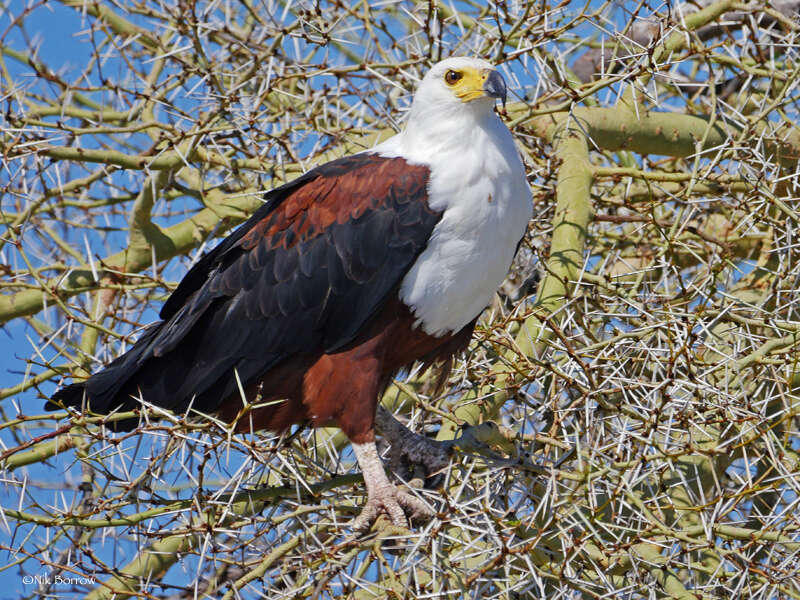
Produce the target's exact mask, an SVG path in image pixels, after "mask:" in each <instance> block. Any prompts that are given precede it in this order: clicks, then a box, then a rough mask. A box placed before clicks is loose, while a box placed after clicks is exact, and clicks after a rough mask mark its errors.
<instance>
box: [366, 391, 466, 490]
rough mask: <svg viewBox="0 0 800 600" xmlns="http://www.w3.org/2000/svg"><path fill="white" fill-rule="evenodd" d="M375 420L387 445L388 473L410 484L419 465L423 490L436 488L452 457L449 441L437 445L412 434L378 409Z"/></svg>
mask: <svg viewBox="0 0 800 600" xmlns="http://www.w3.org/2000/svg"><path fill="white" fill-rule="evenodd" d="M375 421H376V423H377V424H378V427H379V428H380V430H381V432H382V433H383V435H384V437H385V438H386V439H387V440H388V441H389V443H390V444H391V447H390V448H389V461H388V467H389V470H390V471H392V472H393V473H396V474H397V475H398V476H399V477H400V478H402V479H403V480H405V481H412V480H414V479H416V478H417V477H418V475H419V474H418V473H417V472H416V469H415V467H417V466H421V467H423V468H424V473H422V476H423V478H424V481H425V485H426V487H429V488H430V487H438V485H439V483H440V482H441V479H442V477H441V475H442V472H443V471H444V470H445V469H446V468H447V466H448V465H449V464H450V457H451V456H452V455H453V444H452V442H438V441H436V440H432V439H430V438H427V437H425V436H424V435H419V434H417V433H414V432H413V431H411V430H409V429H408V428H407V427H405V426H404V425H403V424H402V423H400V422H399V421H398V420H397V419H395V418H394V417H393V416H392V414H391V413H390V412H389V411H387V410H386V409H384V408H382V407H378V411H377V414H376V416H375Z"/></svg>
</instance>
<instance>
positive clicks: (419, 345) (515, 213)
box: [47, 57, 532, 530]
mask: <svg viewBox="0 0 800 600" xmlns="http://www.w3.org/2000/svg"><path fill="white" fill-rule="evenodd" d="M497 100H500V101H501V102H502V103H503V104H505V101H506V84H505V81H504V80H503V77H502V76H501V75H500V73H499V72H498V71H497V70H496V69H495V68H494V67H493V66H492V65H491V64H490V63H489V62H487V61H484V60H481V59H477V58H467V57H453V58H448V59H446V60H443V61H441V62H439V63H437V64H435V65H434V66H433V67H432V68H431V69H430V70H429V71H428V73H427V74H426V75H425V77H424V78H423V79H422V81H421V83H420V84H419V86H418V88H417V90H416V92H415V94H414V97H413V101H412V104H411V107H410V109H409V111H408V114H407V119H406V120H405V123H404V126H403V128H402V130H401V131H400V133H398V134H396V135H395V136H393V137H391V138H389V139H388V140H386V141H384V142H383V143H381V144H378V145H377V146H375V147H373V148H372V149H370V150H366V151H364V152H360V153H357V154H353V155H350V156H346V157H344V158H340V159H337V160H333V161H331V162H328V163H326V164H323V165H322V166H318V167H316V168H314V169H312V170H310V171H308V172H307V173H305V174H304V175H302V176H300V177H298V178H297V179H295V180H293V181H291V182H289V183H286V184H285V185H281V186H280V187H276V188H274V189H272V190H271V191H269V192H267V193H266V194H265V198H264V200H265V202H264V204H263V206H261V207H260V208H259V209H258V210H256V211H255V212H254V213H253V215H252V216H251V217H250V218H249V219H248V220H247V221H246V222H245V223H243V224H242V225H241V226H239V227H238V228H237V229H236V230H235V231H234V232H233V233H232V234H231V235H229V236H228V237H227V238H226V239H225V240H224V241H222V242H221V243H219V244H218V245H217V246H216V247H215V248H214V249H213V250H211V251H210V252H208V253H207V254H205V255H204V256H202V258H200V259H199V260H198V261H197V262H196V263H195V264H194V266H192V267H191V268H190V269H189V271H188V273H187V274H186V276H185V277H184V278H183V280H182V281H181V282H180V283H179V284H178V286H177V288H176V289H175V290H174V291H173V293H172V294H171V295H170V296H169V298H168V299H167V301H166V302H165V303H164V305H163V307H162V308H161V312H160V315H159V316H160V320H159V321H158V322H156V323H153V324H152V325H150V326H148V327H147V328H146V329H145V330H144V332H143V333H142V335H141V337H140V338H139V339H138V341H137V342H136V343H135V344H134V345H133V346H132V347H131V348H130V349H129V350H128V351H127V352H126V353H124V354H122V355H121V356H119V357H118V358H116V359H115V360H114V361H112V362H111V363H109V364H108V365H106V366H105V367H104V368H103V369H102V370H100V371H99V372H97V373H95V374H94V375H92V376H91V377H89V378H88V379H86V380H84V381H80V382H75V383H72V384H71V385H68V386H66V387H63V388H61V389H60V390H59V391H57V392H56V393H55V395H53V397H52V398H51V399H50V401H49V402H48V404H47V408H49V409H56V408H64V407H75V408H78V409H82V410H85V411H91V412H93V413H97V414H108V413H110V412H113V411H116V410H123V411H129V410H134V409H135V408H136V407H138V406H139V405H140V404H139V403H140V400H143V401H145V402H146V403H148V404H151V405H155V406H159V407H162V408H165V409H169V410H171V411H173V412H175V413H189V412H191V411H196V412H198V413H203V414H217V415H219V417H220V418H222V419H224V420H225V421H226V422H230V423H233V424H234V426H235V428H236V430H237V431H240V432H246V431H255V430H272V431H276V432H281V431H286V430H287V429H289V428H290V427H292V426H293V425H295V424H298V423H304V422H305V423H310V424H311V425H312V426H315V427H320V426H328V425H332V424H333V425H336V426H338V427H339V428H340V429H341V430H342V431H343V432H344V433H345V434H346V435H347V437H348V438H349V440H350V442H351V444H352V448H353V452H354V454H355V457H356V459H357V461H358V464H359V466H360V468H361V471H362V473H363V477H364V481H365V484H366V489H367V501H366V504H365V505H364V507H363V509H362V511H361V513H360V515H359V516H358V517H357V518H356V519H355V521H354V523H353V527H354V529H356V530H364V529H367V528H369V526H370V525H371V524H372V523H373V522H374V521H375V519H376V518H377V517H378V515H380V514H381V513H386V514H387V515H388V517H389V518H390V519H391V521H392V522H393V523H394V524H396V525H401V526H402V525H407V524H408V522H409V521H410V520H411V519H414V518H417V517H423V516H425V515H430V509H429V508H428V507H427V505H426V504H425V503H424V502H422V500H420V499H419V498H418V497H417V496H414V495H413V494H411V493H409V492H406V491H403V490H401V489H399V488H398V487H397V486H395V485H394V484H393V483H392V482H391V481H390V480H389V478H388V476H387V474H386V472H385V470H384V466H383V463H382V462H381V458H380V456H379V453H378V451H377V448H376V445H375V430H376V425H377V426H378V427H379V428H380V429H381V431H382V432H383V433H384V435H386V436H388V437H389V441H390V442H391V443H392V445H395V444H396V445H398V446H401V447H402V446H405V447H407V452H406V453H407V454H408V456H410V457H412V458H413V457H416V459H418V460H419V461H420V462H423V463H425V464H426V466H428V467H431V463H436V462H437V460H439V459H437V458H436V457H437V456H439V457H440V455H439V454H437V452H438V451H439V449H437V448H436V447H435V444H436V442H435V441H434V440H430V439H428V438H425V437H424V436H420V435H418V434H413V433H411V432H410V431H408V430H407V429H405V428H404V426H402V425H401V424H400V423H398V422H397V421H396V420H394V418H393V417H392V416H391V414H389V413H388V411H384V410H383V409H380V410H377V405H378V398H379V397H380V395H381V393H382V391H383V390H384V389H385V388H386V386H387V385H388V383H389V382H390V381H391V378H392V377H393V376H394V375H395V374H396V373H397V372H398V371H399V370H401V369H403V368H405V367H408V366H410V365H411V364H413V363H414V362H415V361H421V362H423V363H433V362H436V361H439V360H446V359H449V358H450V357H452V356H453V355H454V354H455V353H457V352H459V351H461V350H463V349H464V348H466V347H467V345H468V343H469V340H470V337H471V335H472V332H473V329H474V327H475V322H476V320H477V318H478V316H479V315H480V313H481V312H482V311H483V309H484V308H485V307H486V306H487V305H488V304H489V303H490V301H491V299H492V297H493V295H494V293H495V291H496V290H497V288H498V287H499V285H500V284H501V283H502V281H503V279H504V278H505V276H506V273H507V271H508V269H509V266H510V265H511V262H512V260H513V258H514V254H515V252H516V250H517V248H518V245H519V243H520V241H521V239H522V237H523V235H524V233H525V231H526V228H527V223H528V221H529V220H530V218H531V213H532V195H531V191H530V187H529V186H528V182H527V178H526V175H525V169H524V166H523V164H522V161H521V159H520V155H519V153H518V151H517V149H516V147H515V144H514V139H513V138H512V135H511V132H510V131H509V129H508V128H507V127H506V126H505V124H504V123H503V121H502V120H501V119H500V117H499V116H498V114H497V113H496V112H495V110H494V109H495V104H496V101H497ZM136 425H137V422H136V421H135V420H126V421H122V422H118V423H116V424H115V427H116V429H118V430H119V429H122V430H130V429H132V428H134V427H135V426H136ZM426 457H427V459H426ZM431 457H434V458H431Z"/></svg>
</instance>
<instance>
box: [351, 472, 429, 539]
mask: <svg viewBox="0 0 800 600" xmlns="http://www.w3.org/2000/svg"><path fill="white" fill-rule="evenodd" d="M382 514H386V515H387V516H388V517H389V520H391V522H392V525H396V526H397V527H409V526H410V525H411V522H413V521H420V520H424V519H429V518H431V517H432V516H433V514H434V513H433V511H432V510H431V509H430V508H429V507H428V506H427V505H426V504H425V503H424V502H423V501H422V500H420V499H419V498H417V497H415V496H412V495H411V494H409V493H408V492H404V491H402V490H399V489H397V487H396V486H394V485H391V484H389V487H382V488H379V489H377V490H374V491H373V492H371V493H370V495H369V498H368V499H367V503H366V504H365V505H364V508H363V509H361V513H360V514H359V515H358V516H357V517H356V518H355V519H354V520H353V530H354V531H356V532H357V533H365V532H366V531H368V530H369V528H370V527H372V524H373V523H375V521H376V520H377V519H378V517H379V516H380V515H382Z"/></svg>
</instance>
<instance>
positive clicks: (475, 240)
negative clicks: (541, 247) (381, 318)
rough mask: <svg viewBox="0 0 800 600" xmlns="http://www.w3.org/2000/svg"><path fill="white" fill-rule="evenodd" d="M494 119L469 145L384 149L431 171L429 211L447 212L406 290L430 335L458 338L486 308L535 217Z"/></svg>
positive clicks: (506, 137)
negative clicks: (417, 151)
mask: <svg viewBox="0 0 800 600" xmlns="http://www.w3.org/2000/svg"><path fill="white" fill-rule="evenodd" d="M491 118H492V120H491V121H490V122H489V123H486V125H487V126H485V127H477V128H473V129H472V130H471V131H470V133H469V138H470V139H468V140H460V141H462V143H460V144H457V145H454V144H442V145H441V146H439V147H438V148H437V149H436V151H434V152H429V153H428V152H426V153H425V154H427V156H424V155H418V156H409V152H408V151H407V150H408V148H407V147H406V148H402V147H401V146H402V143H401V142H402V140H396V139H395V138H393V139H392V140H389V143H386V144H384V146H383V147H379V148H378V150H380V151H381V153H382V154H384V155H401V156H404V157H405V158H407V159H408V160H410V161H412V162H420V163H423V164H427V165H428V166H429V167H430V169H431V179H430V183H429V204H430V206H431V208H433V209H435V210H443V211H444V214H443V215H442V219H441V221H440V222H439V223H438V224H437V225H436V227H435V229H434V230H433V234H432V236H431V239H430V241H429V242H428V246H427V248H426V249H425V251H424V252H423V253H422V254H421V255H420V257H419V258H418V259H417V261H416V262H415V263H414V265H413V267H412V268H411V270H410V271H409V272H408V273H407V274H406V276H405V278H404V279H403V282H402V284H401V287H400V298H401V299H402V300H403V302H405V303H406V304H407V305H408V306H409V307H410V308H411V309H412V311H413V313H414V315H415V316H416V317H417V325H418V326H421V327H422V329H423V330H424V331H425V332H426V333H428V334H431V335H437V336H441V335H445V334H447V333H451V332H455V331H458V330H459V329H461V328H462V327H464V326H465V325H467V324H468V323H469V322H470V321H472V320H473V319H474V318H475V317H477V316H478V315H479V314H480V313H481V312H482V311H483V309H484V308H486V306H487V305H488V304H489V303H490V302H491V299H492V296H493V295H494V293H495V291H496V290H497V288H498V287H499V286H500V284H501V283H502V282H503V279H504V278H505V276H506V274H507V272H508V268H509V266H510V265H511V261H512V260H513V258H514V251H515V250H516V247H517V243H518V242H519V240H520V239H521V238H522V236H523V235H524V233H525V230H526V227H527V224H528V221H529V220H530V218H531V211H532V202H531V192H530V188H529V187H528V183H527V180H526V178H525V170H524V168H523V166H522V162H521V161H520V158H519V154H518V152H517V150H516V148H515V147H514V142H513V139H512V137H511V133H510V132H509V131H508V129H507V128H506V127H505V125H504V124H503V123H502V122H501V121H500V119H499V118H498V117H497V116H496V115H494V114H492V115H491ZM397 137H401V136H397ZM391 142H394V145H393V144H391ZM454 146H456V147H454Z"/></svg>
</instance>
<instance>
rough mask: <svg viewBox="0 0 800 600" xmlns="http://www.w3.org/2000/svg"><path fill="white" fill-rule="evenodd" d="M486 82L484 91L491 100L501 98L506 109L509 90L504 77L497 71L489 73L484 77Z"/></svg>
mask: <svg viewBox="0 0 800 600" xmlns="http://www.w3.org/2000/svg"><path fill="white" fill-rule="evenodd" d="M484 77H485V81H484V82H483V91H484V92H486V95H487V96H489V97H490V98H499V99H500V101H501V102H502V103H503V108H505V107H506V96H507V88H506V82H505V80H504V79H503V76H502V75H500V73H498V72H497V71H495V70H491V71H489V72H488V73H487V74H485V75H484Z"/></svg>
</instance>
